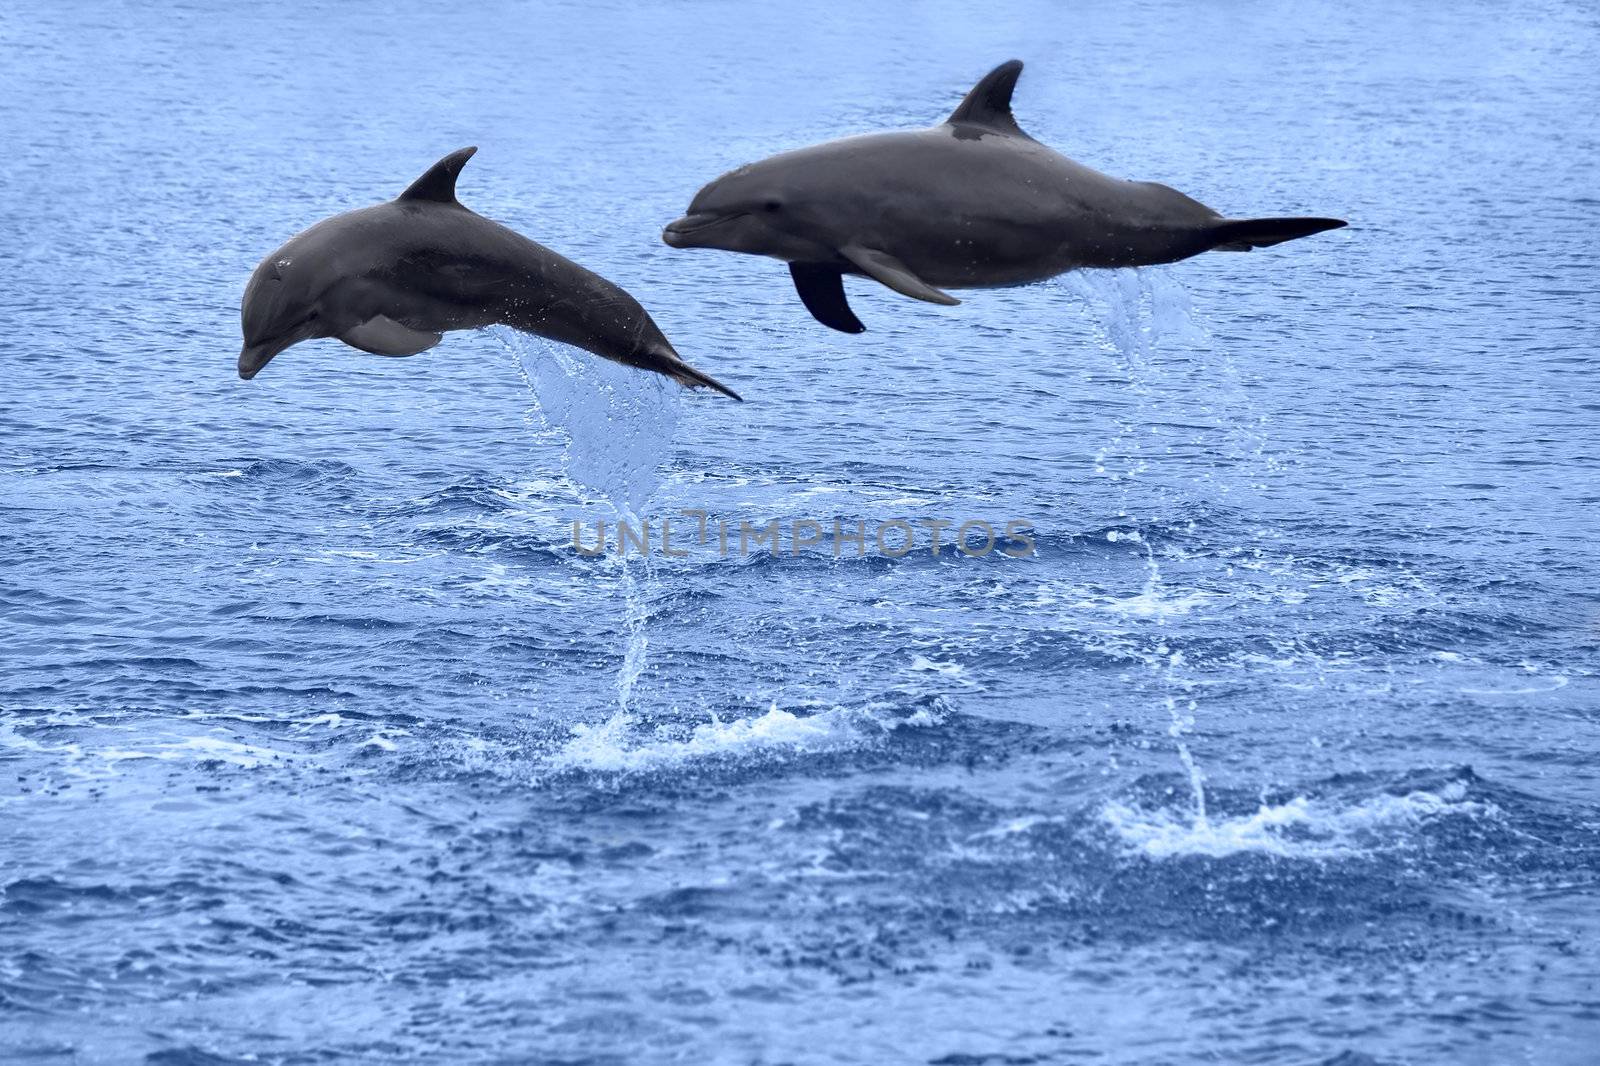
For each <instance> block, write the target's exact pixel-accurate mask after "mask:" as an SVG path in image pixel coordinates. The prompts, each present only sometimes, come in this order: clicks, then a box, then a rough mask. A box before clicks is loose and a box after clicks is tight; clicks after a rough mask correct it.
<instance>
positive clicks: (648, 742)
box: [550, 702, 943, 773]
mask: <svg viewBox="0 0 1600 1066" xmlns="http://www.w3.org/2000/svg"><path fill="white" fill-rule="evenodd" d="M894 711H895V706H894V705H892V704H889V703H868V704H865V705H863V706H860V707H844V706H827V707H824V708H823V709H821V710H815V711H807V710H800V711H799V712H796V711H790V710H785V709H784V708H782V707H779V706H778V705H777V703H776V702H773V703H772V704H770V705H769V706H768V708H767V710H766V711H764V712H763V713H761V714H759V715H756V716H754V717H751V718H736V719H731V720H728V721H724V720H722V719H720V718H717V717H716V716H715V715H713V716H712V719H711V721H709V722H705V723H702V724H700V725H697V726H695V727H694V729H693V730H692V731H690V732H689V734H688V735H687V736H677V737H673V736H666V737H662V736H660V735H659V734H658V735H656V736H653V737H652V736H650V735H648V734H643V735H641V730H639V728H638V723H637V721H636V719H635V718H634V717H633V716H632V715H631V714H629V713H626V712H623V713H619V714H616V715H613V716H612V717H611V718H609V719H607V720H606V721H605V722H603V723H601V724H600V725H578V726H575V727H573V730H572V736H571V738H570V739H569V740H568V741H567V742H566V744H564V745H563V746H562V747H561V748H560V749H559V750H558V751H557V752H556V753H555V755H554V756H553V757H552V759H551V761H550V765H551V766H552V768H554V769H558V770H602V771H613V772H624V773H630V772H639V771H649V770H661V769H667V768H671V767H676V766H680V765H682V764H684V763H688V762H693V761H697V760H703V759H728V758H737V757H741V756H750V755H756V754H770V753H773V752H782V753H784V754H795V755H805V754H812V753H815V752H822V751H834V750H838V749H840V748H848V747H856V746H859V745H860V744H862V743H863V742H868V741H871V740H873V739H876V738H878V737H882V736H884V735H885V734H888V733H891V732H893V731H895V730H897V729H901V728H907V727H911V728H918V727H927V726H935V725H938V724H939V723H940V722H941V721H942V720H943V715H942V713H941V712H940V711H938V710H937V709H935V708H930V707H927V706H923V707H919V708H918V709H917V710H915V711H913V712H911V713H910V714H905V713H899V714H896V713H894Z"/></svg>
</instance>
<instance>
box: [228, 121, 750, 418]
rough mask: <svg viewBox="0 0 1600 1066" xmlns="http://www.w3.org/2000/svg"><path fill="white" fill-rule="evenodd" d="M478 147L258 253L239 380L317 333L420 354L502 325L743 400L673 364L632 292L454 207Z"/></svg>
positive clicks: (243, 312)
mask: <svg viewBox="0 0 1600 1066" xmlns="http://www.w3.org/2000/svg"><path fill="white" fill-rule="evenodd" d="M475 151H477V149H476V148H463V149H461V150H460V151H458V152H453V153H451V154H450V155H448V156H445V157H444V158H443V159H441V160H439V162H437V163H435V164H434V165H433V166H432V167H431V168H429V170H428V172H427V173H425V174H423V175H422V177H420V178H418V179H417V180H416V181H415V182H413V183H412V185H411V186H410V188H408V189H406V191H405V192H403V193H401V194H400V196H399V198H398V199H395V200H393V201H391V202H389V203H386V204H379V205H377V206H376V207H368V208H363V209H362V210H359V211H351V212H348V213H346V214H343V215H337V216H335V217H333V218H330V219H326V220H325V221H322V222H319V223H317V224H316V225H315V226H312V227H311V228H310V229H308V230H306V231H305V232H304V233H301V234H300V235H299V236H297V237H295V238H293V239H292V240H290V241H289V243H288V244H285V245H284V246H283V247H282V248H279V249H278V250H277V251H276V252H273V253H272V254H271V255H269V256H267V258H266V259H264V260H262V262H261V265H260V266H258V267H256V269H255V273H253V274H252V275H251V276H250V283H249V284H248V285H247V286H246V288H245V292H244V304H243V306H242V307H241V309H240V318H241V320H242V324H243V327H244V349H243V350H242V351H241V352H240V353H239V376H240V377H241V378H245V379H246V380H248V379H250V378H253V377H255V376H256V375H257V374H258V373H260V372H261V368H262V367H264V366H266V365H267V363H268V362H269V361H270V360H271V359H272V357H273V356H275V355H277V354H278V353H279V352H281V351H283V350H284V349H286V348H288V347H290V346H292V345H295V344H299V343H300V342H301V341H305V340H311V339H313V338H317V337H337V338H339V339H340V340H342V341H344V342H345V343H346V344H348V345H350V346H351V347H354V348H359V349H361V350H362V351H364V352H372V353H374V354H376V355H397V356H398V355H416V354H417V353H418V352H423V351H427V350H428V349H429V348H432V347H433V346H434V345H436V344H438V343H439V341H440V340H441V339H442V337H441V334H443V333H445V332H446V331H448V330H454V329H477V328H479V327H482V326H489V325H506V326H510V327H511V328H512V329H516V330H521V331H523V332H525V333H534V334H538V335H539V336H541V337H548V338H550V339H551V340H555V341H560V342H562V343H563V344H572V345H576V346H577V347H579V348H582V349H584V350H585V351H589V352H593V353H594V354H595V355H599V356H603V357H604V358H606V359H614V360H616V361H617V362H619V363H625V364H627V365H628V366H633V367H639V368H641V369H644V370H653V371H655V372H656V373H658V374H665V375H666V376H668V377H670V378H673V379H674V380H676V381H678V382H680V383H681V384H684V385H688V386H703V387H705V388H711V389H716V390H717V391H718V392H721V393H724V394H726V395H728V396H732V397H733V398H734V399H738V398H739V396H738V394H737V393H735V392H734V391H733V390H732V389H729V388H727V387H726V386H724V385H722V384H721V383H719V382H717V381H716V380H714V379H713V378H711V377H709V376H707V375H705V374H702V373H701V372H700V371H698V370H696V369H694V368H693V367H692V366H690V365H689V364H687V363H685V362H684V361H683V360H682V359H680V358H679V357H678V353H677V352H676V351H674V350H673V347H672V344H671V343H670V342H669V341H668V340H667V338H666V337H665V336H664V335H663V334H662V332H661V330H660V328H659V327H658V326H657V325H656V324H655V322H654V321H653V320H652V319H651V318H650V315H649V314H648V313H647V312H646V311H645V309H644V308H643V307H641V306H640V305H639V301H638V300H635V299H634V298H633V297H632V296H629V295H628V294H627V293H626V292H624V291H622V289H620V288H618V287H617V286H616V285H613V284H612V283H611V282H609V281H607V280H606V279H605V278H602V277H601V276H600V275H598V274H596V273H594V272H592V271H589V270H585V269H584V268H583V267H581V266H579V265H578V264H576V263H574V262H572V261H571V260H569V259H566V258H565V257H563V256H560V255H558V254H556V253H555V252H552V251H551V250H550V249H548V248H546V247H544V246H543V245H541V244H536V243H534V242H533V241H530V240H528V239H527V238H526V237H523V236H522V235H521V234H518V233H515V232H513V231H511V230H509V229H507V228H506V227H504V226H502V225H500V224H499V223H497V222H491V221H490V220H489V219H487V218H484V217H483V216H482V215H479V214H475V213H474V212H472V211H469V210H468V209H467V208H465V207H463V206H461V204H460V203H459V202H458V201H457V200H456V178H457V176H458V175H459V174H460V173H461V168H462V167H463V166H465V165H466V162H467V160H468V159H470V158H472V154H473V153H474V152H475Z"/></svg>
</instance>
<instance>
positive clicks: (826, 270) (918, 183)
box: [662, 60, 1345, 333]
mask: <svg viewBox="0 0 1600 1066" xmlns="http://www.w3.org/2000/svg"><path fill="white" fill-rule="evenodd" d="M1021 73H1022V64H1021V62H1019V61H1017V60H1011V61H1010V62H1008V63H1003V64H1001V65H1000V66H999V67H996V68H995V69H994V70H993V71H991V72H990V73H989V74H988V75H987V76H986V77H985V78H984V79H983V80H982V81H980V82H979V83H978V84H977V86H975V87H974V88H973V90H972V91H971V92H970V93H968V94H967V96H966V99H965V100H963V101H962V102H961V106H960V107H958V108H956V110H955V113H954V114H952V115H951V116H950V118H949V119H948V120H947V121H946V122H944V123H943V124H941V125H939V126H935V127H933V128H932V129H926V130H917V131H914V132H906V133H877V134H868V135H865V136H859V137H847V138H844V139H843V140H837V141H829V142H827V143H825V144H819V145H815V146H813V147H810V148H802V149H799V150H798V151H793V152H784V153H782V154H780V155H775V156H772V157H771V158H769V159H764V160H762V161H761V162H759V163H753V164H751V165H749V166H745V167H741V168H740V169H738V170H735V171H732V172H731V173H728V174H725V175H723V176H722V177H720V178H718V179H717V180H716V181H713V182H712V183H711V184H709V185H707V186H706V187H705V188H703V189H701V190H700V192H699V193H698V194H697V195H696V196H695V198H694V202H693V203H691V204H690V205H689V213H688V214H687V215H686V216H684V217H683V218H680V219H678V220H677V221H676V222H673V223H672V224H671V225H669V226H668V227H667V228H666V231H665V232H664V233H663V234H662V239H663V240H665V241H666V242H667V243H668V244H670V245H672V246H673V247H674V248H722V249H726V250H728V251H734V252H748V253H750V254H753V255H765V256H771V257H773V258H776V259H782V260H785V261H786V262H788V264H789V271H790V274H791V275H792V276H793V278H794V283H795V287H796V289H798V290H799V293H800V298H801V300H802V301H804V303H805V305H806V308H807V309H808V310H809V311H810V312H811V313H812V315H814V316H815V317H816V318H817V320H818V321H820V322H822V323H823V324H824V325H827V326H831V327H833V328H834V329H837V330H841V331H843V332H845V333H860V332H861V331H862V330H863V329H865V328H866V327H864V326H862V324H861V322H860V320H859V319H857V318H856V316H855V314H854V313H853V312H852V311H851V310H850V305H849V304H848V303H847V302H846V300H845V295H844V286H843V284H842V280H841V279H842V277H843V275H845V274H859V275H865V276H867V277H870V278H873V279H875V280H877V281H879V282H882V283H883V284H884V285H887V286H888V287H889V288H891V289H893V290H895V291H896V292H899V293H902V294H904V295H906V296H910V297H914V298H915V299H918V300H927V301H929V302H930V303H938V304H955V303H959V302H960V301H959V300H957V299H956V298H955V297H953V296H951V295H950V294H949V293H947V292H944V291H942V290H943V289H964V288H993V287H999V286H1008V285H1025V284H1028V283H1030V282H1035V281H1042V280H1044V279H1045V278H1050V277H1054V276H1055V275H1057V274H1060V273H1063V272H1064V271H1068V270H1074V269H1078V268H1081V267H1129V266H1145V265H1149V264H1154V263H1171V262H1175V261H1177V260H1179V259H1187V258H1189V257H1190V256H1194V255H1199V254H1200V253H1201V252H1205V251H1210V250H1212V249H1217V250H1223V251H1239V252H1247V251H1249V250H1250V249H1252V248H1261V247H1265V246H1267V245H1272V244H1279V243H1281V242H1283V241H1289V240H1294V239H1295V238H1297V237H1305V236H1308V235H1310V234H1313V233H1319V232H1321V231H1323V230H1328V229H1335V228H1337V227H1339V226H1343V225H1344V224H1345V223H1344V222H1343V221H1341V220H1339V219H1333V218H1259V219H1245V220H1234V219H1227V218H1223V217H1222V216H1221V215H1219V214H1218V213H1217V212H1215V211H1213V210H1212V209H1211V208H1209V207H1207V206H1206V205H1204V204H1202V203H1199V202H1198V201H1196V200H1192V199H1190V198H1189V197H1187V196H1185V195H1184V194H1183V193H1181V192H1178V191H1177V190H1175V189H1170V188H1168V187H1167V186H1165V185H1158V184H1156V183H1155V182H1147V181H1123V180H1121V179H1118V178H1112V177H1107V176H1106V175H1104V174H1101V173H1099V172H1098V171H1095V170H1091V169H1089V168H1088V167H1086V166H1083V165H1081V164H1079V163H1074V162H1073V161H1072V160H1070V159H1068V158H1066V157H1065V156H1063V155H1060V154H1059V153H1057V152H1055V151H1053V150H1051V149H1050V148H1047V147H1045V146H1044V145H1042V144H1040V143H1039V142H1038V141H1036V140H1034V139H1033V138H1032V137H1029V136H1028V135H1027V134H1026V133H1024V132H1022V130H1021V129H1020V128H1019V127H1018V126H1017V123H1016V120H1015V119H1014V118H1012V115H1011V94H1012V91H1013V90H1014V89H1015V88H1016V84H1017V77H1018V75H1020V74H1021Z"/></svg>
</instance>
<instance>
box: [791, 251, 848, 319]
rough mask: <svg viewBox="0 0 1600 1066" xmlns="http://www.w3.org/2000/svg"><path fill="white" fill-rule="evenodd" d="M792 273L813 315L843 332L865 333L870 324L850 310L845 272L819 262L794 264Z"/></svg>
mask: <svg viewBox="0 0 1600 1066" xmlns="http://www.w3.org/2000/svg"><path fill="white" fill-rule="evenodd" d="M789 276H790V277H792V278H794V288H795V291H796V292H798V293H799V294H800V302H801V303H803V304H805V305H806V310H807V311H810V312H811V317H812V318H815V319H816V320H817V321H818V322H821V323H822V324H823V325H824V326H827V327H828V328H829V329H836V330H838V331H839V332H840V333H865V332H866V331H867V327H866V326H863V325H862V324H861V320H860V319H859V318H857V317H856V316H855V312H854V311H852V310H850V302H849V301H848V300H846V299H845V296H844V275H843V274H841V273H839V271H837V270H835V269H834V268H833V267H830V266H822V265H820V264H818V263H790V264H789Z"/></svg>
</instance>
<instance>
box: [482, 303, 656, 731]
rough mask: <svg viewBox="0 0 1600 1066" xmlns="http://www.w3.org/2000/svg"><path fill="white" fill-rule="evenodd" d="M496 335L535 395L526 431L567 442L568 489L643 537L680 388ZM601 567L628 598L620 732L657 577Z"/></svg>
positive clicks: (648, 566) (644, 653)
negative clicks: (611, 572)
mask: <svg viewBox="0 0 1600 1066" xmlns="http://www.w3.org/2000/svg"><path fill="white" fill-rule="evenodd" d="M491 332H492V333H493V334H494V336H495V337H496V339H498V340H499V341H500V343H501V344H502V345H503V346H504V347H505V348H506V350H507V351H508V352H509V353H510V355H511V359H512V362H513V364H514V365H515V366H516V368H517V373H518V374H520V375H521V376H522V381H523V384H525V385H526V386H527V387H528V391H529V392H531V393H532V394H533V397H534V408H532V409H530V410H529V411H528V412H527V414H526V415H525V417H526V418H527V419H528V422H529V428H530V429H533V428H534V427H533V424H532V414H533V410H534V409H536V410H537V411H538V415H539V419H540V422H541V426H540V427H539V429H537V430H535V435H536V436H538V437H540V438H541V439H543V440H550V441H560V442H561V444H562V453H561V465H562V470H563V472H564V473H565V474H566V476H567V479H568V480H570V481H571V482H573V483H574V484H575V485H577V486H578V487H580V488H582V489H586V490H588V492H589V493H591V494H593V495H594V496H595V497H598V499H599V500H600V501H604V502H605V503H607V504H609V505H610V507H611V511H612V518H613V520H614V522H627V523H628V524H629V525H630V526H632V527H633V528H634V529H640V528H642V525H643V520H642V516H643V514H644V505H645V503H646V501H647V500H649V498H650V496H651V494H652V493H654V492H655V491H656V489H658V488H659V487H660V486H661V481H662V477H661V464H662V462H663V460H664V459H665V458H666V455H667V452H668V449H669V448H670V447H671V444H672V438H673V435H674V433H675V432H676V430H677V425H678V410H679V393H680V391H681V389H680V387H679V386H678V385H677V384H676V383H674V382H671V381H669V380H667V379H666V378H664V377H662V376H660V375H659V374H650V373H647V372H644V371H641V370H635V369H633V368H631V367H625V366H622V365H620V364H618V363H613V362H611V361H610V360H606V359H601V358H599V357H598V356H592V355H589V354H587V353H585V352H580V351H578V350H576V349H574V348H570V347H568V346H566V345H562V344H556V343H554V342H551V341H547V340H544V339H542V338H539V337H533V336H529V335H528V334H525V333H518V332H517V331H515V330H511V329H506V328H502V327H496V328H494V329H493V330H491ZM614 545H615V538H613V546H614ZM605 559H606V561H607V563H608V564H609V565H612V566H614V567H615V568H616V571H617V578H618V584H619V585H620V587H621V589H622V595H623V604H622V608H623V632H624V636H625V640H626V643H625V646H624V648H623V656H622V665H621V667H620V668H619V669H618V671H617V681H616V685H617V707H618V713H617V716H616V717H615V719H614V720H613V722H612V723H610V728H613V729H616V730H623V729H626V728H627V726H628V725H629V724H630V723H631V717H630V715H631V708H632V703H633V695H634V688H635V686H636V685H637V684H638V681H639V677H640V675H642V674H643V673H644V668H645V664H646V662H647V661H648V651H649V647H650V641H649V637H648V635H647V633H646V631H645V622H646V620H647V618H648V617H649V600H650V594H651V592H652V591H653V589H654V587H655V567H654V563H653V561H652V559H651V558H650V556H649V555H648V554H647V555H646V556H645V557H644V558H643V559H642V560H641V559H635V560H631V561H630V560H629V558H628V556H627V555H625V554H622V553H619V552H614V551H613V552H611V553H609V554H607V555H606V556H605ZM636 571H637V572H636Z"/></svg>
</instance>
